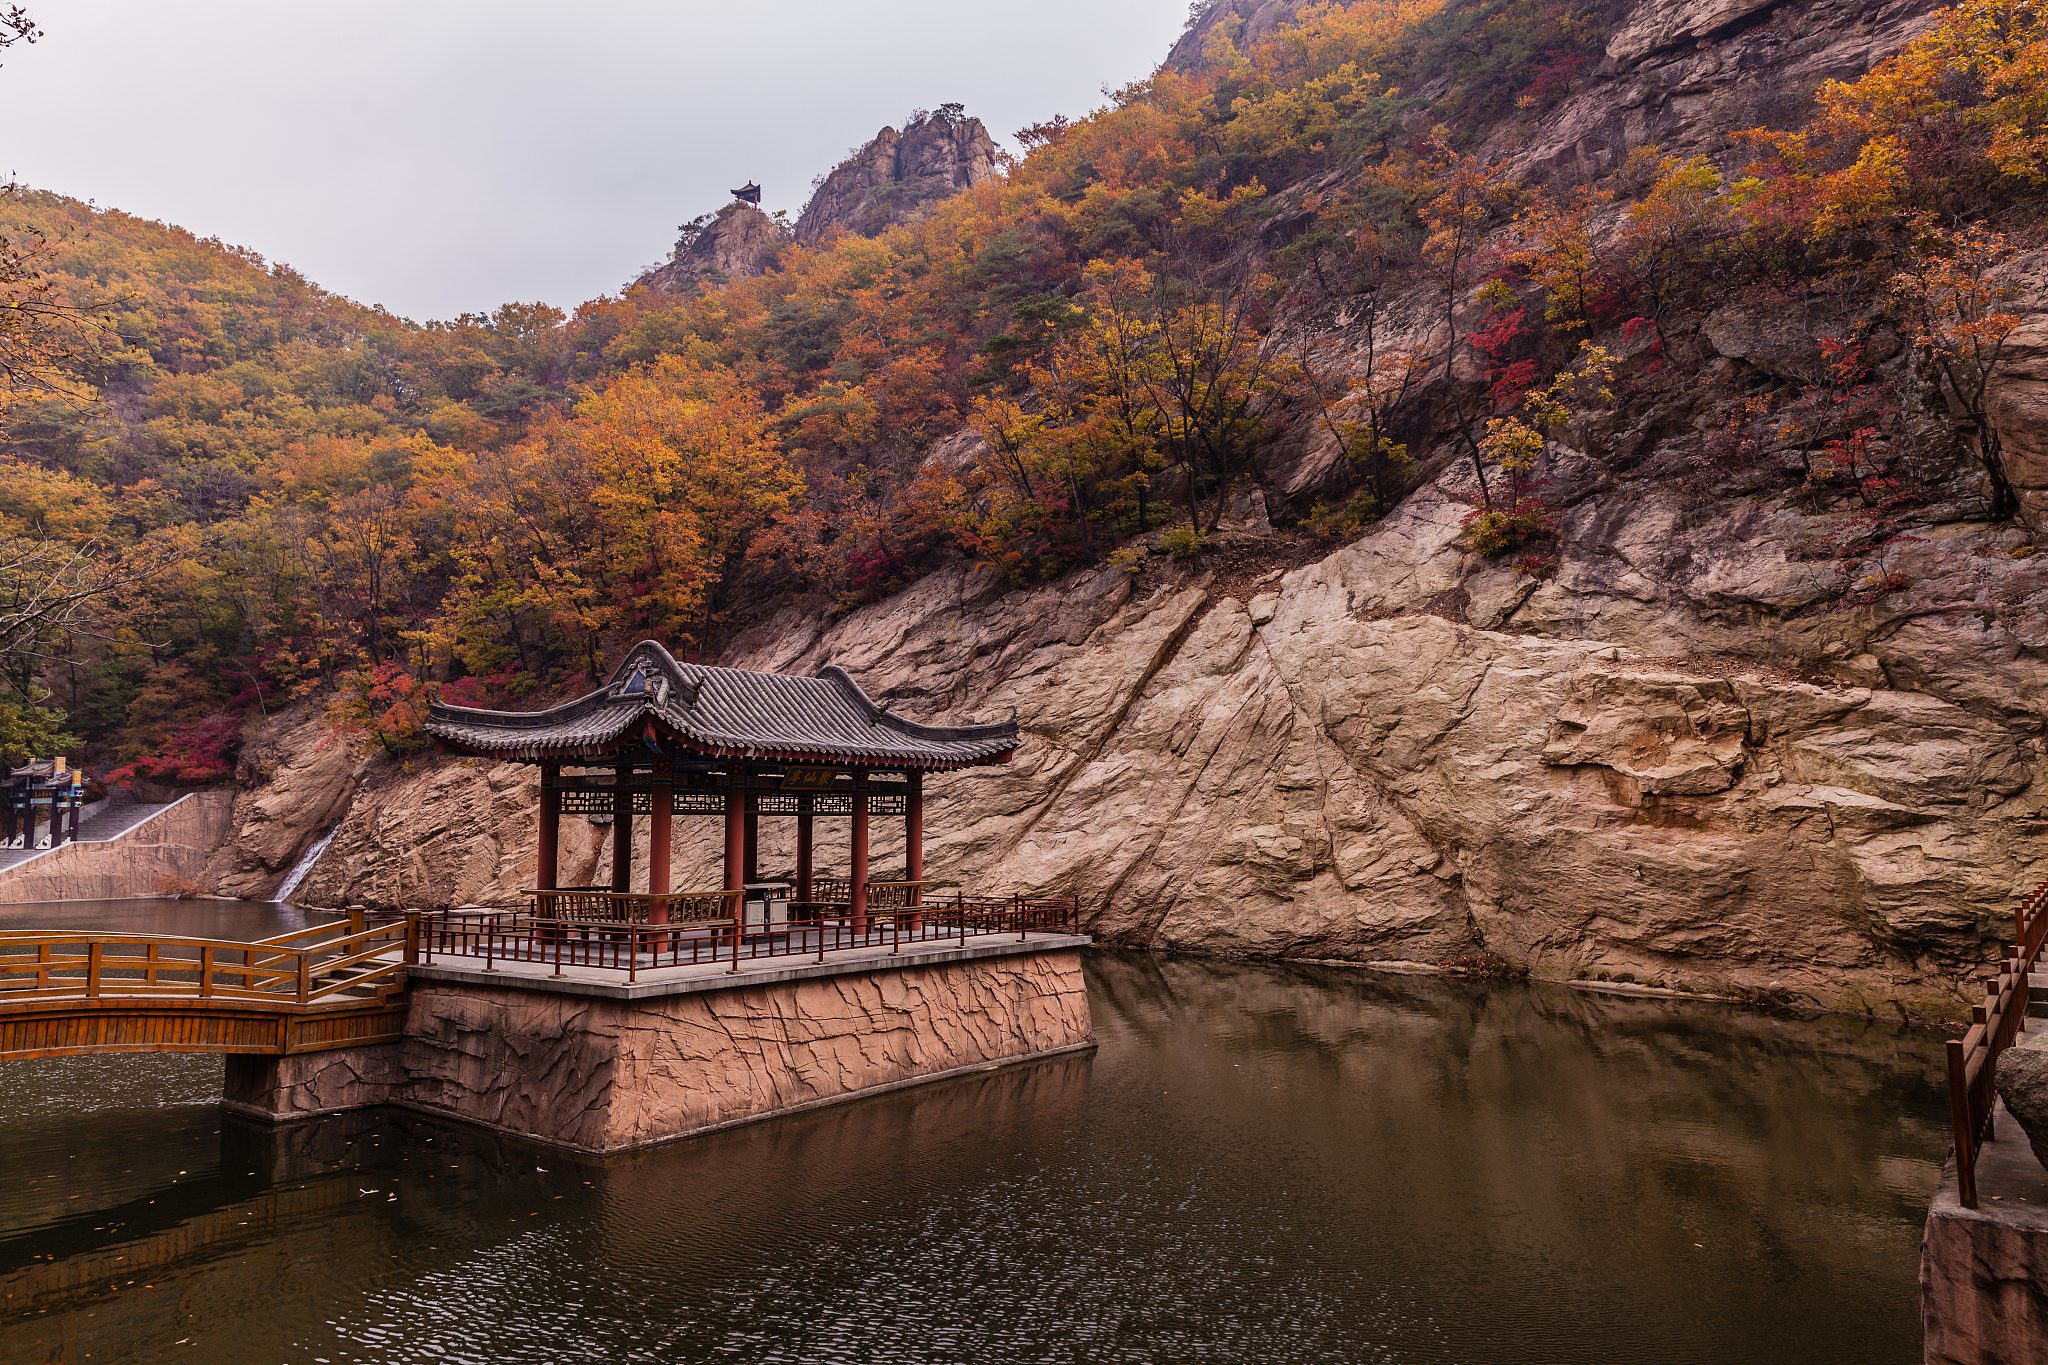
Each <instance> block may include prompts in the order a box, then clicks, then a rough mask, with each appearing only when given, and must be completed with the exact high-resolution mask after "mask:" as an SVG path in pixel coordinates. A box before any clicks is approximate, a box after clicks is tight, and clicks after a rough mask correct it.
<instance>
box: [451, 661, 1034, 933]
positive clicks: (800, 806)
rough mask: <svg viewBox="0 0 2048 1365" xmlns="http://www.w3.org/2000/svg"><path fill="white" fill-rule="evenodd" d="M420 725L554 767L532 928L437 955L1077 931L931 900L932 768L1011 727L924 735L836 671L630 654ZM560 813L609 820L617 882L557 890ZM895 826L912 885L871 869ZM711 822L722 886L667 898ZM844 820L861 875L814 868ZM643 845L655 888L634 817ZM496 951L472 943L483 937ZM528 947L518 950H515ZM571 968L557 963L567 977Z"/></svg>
mask: <svg viewBox="0 0 2048 1365" xmlns="http://www.w3.org/2000/svg"><path fill="white" fill-rule="evenodd" d="M426 728H427V731H428V733H429V734H431V735H432V736H433V737H434V739H435V740H436V742H437V743H438V744H439V745H440V746H441V748H442V749H443V750H444V751H447V752H453V753H460V754H469V755H475V756H478V757H483V758H490V759H496V760H498V761H501V762H502V761H512V762H519V763H530V764H535V765H537V766H538V767H539V768H540V770H541V774H540V777H541V782H540V800H541V807H540V832H539V845H540V846H539V850H538V858H537V872H536V882H537V885H536V886H534V887H533V888H531V889H530V890H528V891H527V893H526V894H527V895H528V896H529V897H531V901H532V903H531V907H530V910H529V912H528V913H527V915H526V916H524V917H522V922H521V923H520V924H518V925H515V926H507V925H506V924H504V923H502V922H501V921H499V920H493V921H492V922H490V923H488V924H485V925H482V926H472V927H470V928H467V929H466V928H465V927H464V926H463V925H462V924H460V923H457V922H455V921H452V920H448V919H445V918H444V919H443V921H442V922H441V923H440V924H438V925H435V926H432V929H431V933H430V938H429V944H428V948H429V951H433V949H434V948H435V946H437V945H438V946H439V947H440V948H441V950H442V951H454V952H466V953H470V954H472V955H476V954H479V953H499V954H501V955H503V956H505V957H507V958H508V959H516V958H529V959H531V958H539V959H541V960H545V959H546V957H547V955H548V954H549V952H550V951H552V952H553V954H554V957H555V960H556V961H557V963H558V964H560V963H562V962H564V961H566V962H568V963H570V964H571V965H601V966H617V965H629V963H628V959H630V961H631V962H633V963H637V962H640V961H642V960H645V961H646V962H647V963H648V964H649V965H654V964H657V963H662V962H673V963H678V964H688V963H701V962H705V961H709V960H722V959H723V958H725V957H729V958H730V959H731V961H732V964H733V967H734V969H735V970H737V967H738V962H739V958H740V955H741V953H742V951H744V952H745V953H746V955H747V956H748V957H756V956H763V955H782V954H785V953H794V952H810V951H813V950H814V949H815V950H816V951H817V952H819V953H820V954H821V956H822V954H823V953H824V952H825V951H826V950H828V949H834V948H847V947H858V946H871V945H874V944H876V943H878V942H882V941H887V942H889V943H891V944H896V943H902V942H918V941H928V940H930V939H932V938H935V937H939V936H942V935H943V936H944V937H949V938H950V937H955V936H957V937H960V938H961V939H962V940H963V941H964V940H965V938H967V937H968V936H969V935H970V933H972V932H1002V931H1005V930H1010V929H1013V928H1014V929H1015V930H1016V931H1017V932H1024V931H1025V930H1026V929H1028V928H1031V927H1043V928H1046V929H1055V928H1059V929H1066V930H1068V931H1071V928H1072V927H1073V926H1072V920H1073V908H1072V902H1071V901H1057V902H1055V901H1043V900H1041V901H1026V900H1024V899H1023V898H1020V897H1011V898H1008V899H1001V900H995V899H990V898H986V897H973V898H970V897H968V896H965V895H963V894H961V893H958V892H953V893H951V894H948V895H945V896H943V897H941V896H938V895H937V894H936V892H935V889H934V888H933V887H932V886H930V885H929V884H928V883H927V882H926V880H925V877H924V816H925V793H924V778H925V774H927V773H932V772H947V771H952V770H954V769H960V768H969V767H975V766H978V765H981V764H998V763H1007V762H1008V761H1009V760H1010V758H1011V755H1012V754H1013V753H1014V752H1015V750H1016V747H1017V724H1016V722H1015V721H1014V720H1010V721H1002V722H998V723H995V724H987V725H923V724H919V723H917V722H915V721H911V720H907V719H905V718H903V717H901V716H897V715H895V714H893V713H892V712H891V711H889V709H888V708H886V707H884V706H880V705H878V704H876V703H875V702H874V701H873V700H872V699H871V698H869V697H868V695H867V694H866V693H865V692H863V691H862V690H861V688H860V685H859V684H857V683H856V682H854V680H853V679H852V678H851V677H850V676H848V675H847V673H846V671H845V670H844V669H842V668H839V667H837V666H836V665H835V666H831V667H828V668H826V669H824V670H823V671H822V672H821V673H819V674H818V675H817V676H816V677H795V676H789V675H784V674H776V673H756V672H750V671H747V670H744V669H735V668H713V667H706V666H703V665H698V664H686V663H680V662H678V661H677V660H676V659H675V658H674V657H673V656H672V655H671V654H670V653H669V652H668V650H666V649H665V648H663V647H662V646H661V645H659V644H656V643H654V642H652V641H646V642H643V643H641V644H639V645H636V646H635V647H634V648H633V649H632V650H631V651H630V652H629V653H628V654H627V655H626V657H625V659H624V661H623V662H621V663H620V665H619V666H618V668H617V669H616V670H615V671H614V672H613V674H612V676H611V678H610V679H609V680H608V681H607V682H606V684H605V685H604V686H603V687H602V688H599V689H598V690H597V691H595V692H592V693H590V694H588V695H587V696H583V697H579V698H577V699H576V700H574V701H571V702H566V703H564V704H563V705H560V706H556V707H553V708H550V709H548V710H545V711H535V712H507V711H490V710H482V709H477V708H471V707H462V706H446V705H437V706H435V707H434V708H433V711H432V713H431V715H430V716H429V717H428V721H427V727H426ZM564 816H583V817H586V818H591V817H594V818H596V819H597V820H598V821H609V823H610V825H611V828H612V839H611V851H612V858H611V881H610V884H609V885H604V886H562V885H560V884H559V880H558V870H559V867H560V848H561V821H562V818H563V817H564ZM878 816H879V817H882V818H884V819H901V820H902V821H903V835H904V850H905V852H904V867H903V869H902V875H901V876H900V877H883V878H876V877H874V876H873V869H872V868H871V867H870V865H869V850H870V846H871V842H872V841H871V822H872V821H873V819H874V818H875V817H878ZM678 817H681V818H684V819H693V818H694V819H713V818H715V819H718V820H720V821H722V822H723V826H724V852H723V868H722V872H723V875H722V877H721V884H720V885H718V886H715V887H696V888H682V889H671V887H670V885H669V881H670V860H671V853H672V849H673V830H674V821H675V820H676V819H677V818H678ZM764 817H765V818H769V819H788V820H793V821H794V822H795V825H796V831H795V833H796V840H795V844H796V869H795V875H794V878H793V881H787V882H766V881H763V879H762V877H761V874H760V869H759V867H758V865H757V864H758V861H759V847H760V827H761V821H762V819H763V818H764ZM821 817H822V818H828V819H844V820H847V821H848V822H849V823H850V825H851V839H850V866H848V867H847V868H845V869H844V870H843V872H842V871H832V872H826V873H823V874H821V873H820V870H819V869H818V868H816V867H815V866H814V862H815V859H814V853H815V850H816V847H817V840H816V822H817V821H818V820H819V819H820V818H821ZM642 819H644V820H645V821H646V830H647V834H648V840H647V844H648V866H647V869H646V890H644V891H638V892H636V891H634V890H633V889H632V886H633V852H634V844H635V821H637V820H642ZM479 935H481V936H483V938H484V939H487V940H488V941H487V942H479V941H478V936H479ZM515 939H516V940H518V942H516V943H515V942H514V941H513V940H515ZM558 969H559V966H558Z"/></svg>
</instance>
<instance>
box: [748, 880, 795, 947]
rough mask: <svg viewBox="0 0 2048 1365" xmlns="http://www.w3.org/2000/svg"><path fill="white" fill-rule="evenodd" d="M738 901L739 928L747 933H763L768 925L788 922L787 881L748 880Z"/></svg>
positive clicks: (767, 929)
mask: <svg viewBox="0 0 2048 1365" xmlns="http://www.w3.org/2000/svg"><path fill="white" fill-rule="evenodd" d="M743 890H744V892H745V894H744V896H743V897H742V898H741V901H740V928H741V930H742V931H743V932H745V933H749V934H765V933H768V932H769V926H770V925H777V926H783V925H787V924H788V923H789V883H788V882H748V883H747V884H746V886H745V887H744V888H743Z"/></svg>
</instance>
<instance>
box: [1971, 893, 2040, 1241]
mask: <svg viewBox="0 0 2048 1365" xmlns="http://www.w3.org/2000/svg"><path fill="white" fill-rule="evenodd" d="M2013 930H2014V938H2015V942H2014V944H2013V946H2012V949H2011V951H2010V952H2008V953H2007V954H2006V957H2005V961H2004V962H2002V963H2000V964H1999V968H1998V970H1997V971H1996V972H1994V973H1992V974H1991V975H1988V976H1986V977H1985V978H1984V1003H1983V1004H1981V1005H1977V1006H1975V1007H1973V1008H1972V1009H1971V1010H1970V1027H1969V1030H1968V1032H1966V1033H1964V1034H1963V1036H1962V1037H1961V1038H1952V1039H1950V1040H1949V1044H1948V1100H1949V1111H1950V1116H1951V1118H1952V1119H1953V1120H1954V1124H1955V1144H1956V1187H1957V1193H1958V1194H1959V1195H1960V1196H1961V1198H1962V1201H1963V1207H1965V1208H1971V1209H1974V1208H1976V1207H1977V1153H1978V1151H1979V1149H1980V1148H1981V1147H1982V1146H1983V1144H1984V1143H1986V1142H1988V1141H1989V1140H1990V1139H1991V1136H1992V1134H1991V1119H1992V1114H1993V1112H1994V1110H1995V1109H1996V1107H1997V1104H1998V1089H1997V1081H1998V1054H2000V1053H2001V1052H2004V1051H2005V1050H2006V1049H2007V1048H2009V1047H2011V1046H2012V1043H2013V1039H2014V1038H2016V1037H2018V1036H2019V1031H2020V1024H2021V1021H2023V1020H2024V1019H2025V1018H2026V1015H2027V1000H2028V996H2029V994H2030V993H2031V988H2030V986H2029V984H2028V978H2029V977H2030V976H2031V975H2032V974H2033V970H2034V962H2035V960H2036V959H2037V958H2039V957H2040V955H2041V946H2042V943H2043V941H2044V940H2048V882H2044V883H2042V884H2041V885H2040V886H2038V887H2036V888H2034V893H2033V894H2032V895H2030V896H2028V897H2026V898H2025V899H2024V900H2022V901H2021V902H2020V903H2019V904H2018V905H2017V906H2016V907H2014V909H2013Z"/></svg>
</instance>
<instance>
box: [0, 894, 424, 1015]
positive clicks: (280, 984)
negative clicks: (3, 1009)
mask: <svg viewBox="0 0 2048 1365" xmlns="http://www.w3.org/2000/svg"><path fill="white" fill-rule="evenodd" d="M418 955H419V919H418V917H417V916H416V915H408V916H406V917H405V918H404V919H403V920H400V921H396V922H391V923H385V924H379V925H376V926H374V927H370V928H361V927H358V926H356V925H352V924H340V925H334V924H330V925H324V926H321V927H319V928H315V929H302V930H298V931H296V932H293V933H289V934H279V935H278V936H276V937H275V938H268V939H259V940H257V941H255V942H251V943H240V942H234V941H231V940H226V939H207V938H190V937H183V936H179V935H165V934H116V933H81V932H79V931H77V930H75V929H17V930H10V931H6V932H0V1005H8V1004H12V1003H15V1002H27V1001H62V1000H98V999H108V998H112V997H144V996H146V997H150V998H154V999H163V998H180V999H196V1000H219V1001H222V1002H228V1001H265V1002H271V1003H276V1004H290V1005H317V1004H326V1003H333V1002H345V1003H348V1004H361V1003H362V1001H363V1000H364V999H365V998H366V997H372V996H380V995H388V994H390V993H391V992H393V991H397V990H401V989H403V988H404V986H405V968H406V964H407V963H410V962H414V961H417V960H418Z"/></svg>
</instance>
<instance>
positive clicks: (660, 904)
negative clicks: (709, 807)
mask: <svg viewBox="0 0 2048 1365" xmlns="http://www.w3.org/2000/svg"><path fill="white" fill-rule="evenodd" d="M675 780H676V779H675V772H674V771H673V770H672V769H671V768H670V767H669V765H668V764H667V763H658V764H656V765H655V768H654V782H653V784H652V785H653V787H654V802H653V809H652V811H651V812H650V813H649V815H648V817H647V892H648V894H649V895H652V896H660V895H665V894H666V893H667V891H668V862H669V829H670V826H671V824H672V822H673V819H674V816H675V809H676V798H675ZM647 921H648V923H650V924H667V923H668V902H667V901H656V902H654V904H653V907H652V908H651V909H650V910H649V911H648V914H647Z"/></svg>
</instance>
